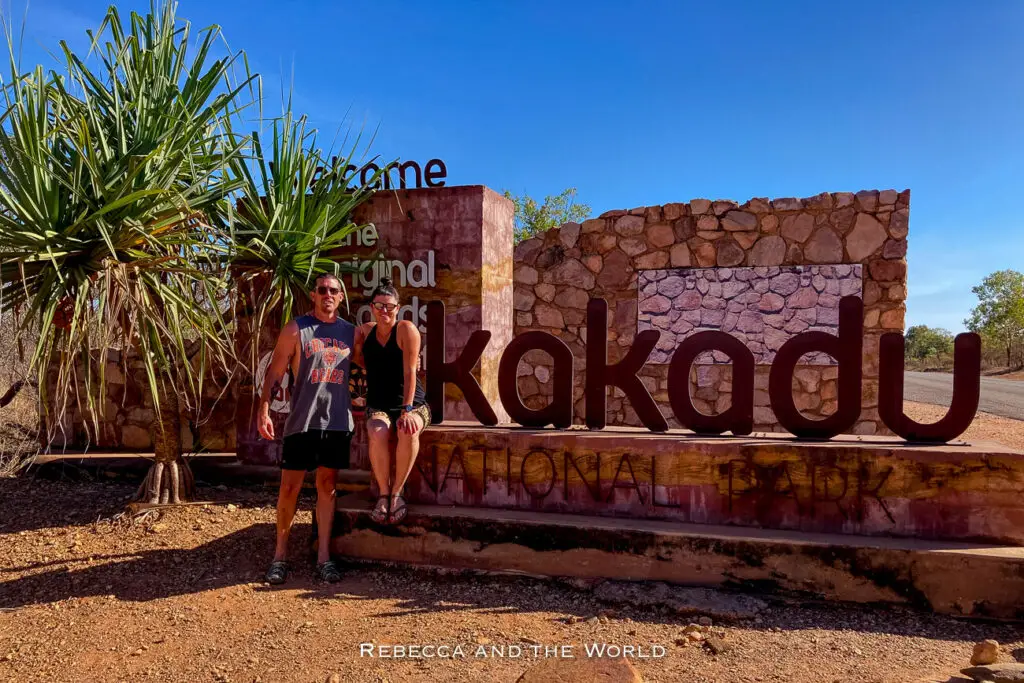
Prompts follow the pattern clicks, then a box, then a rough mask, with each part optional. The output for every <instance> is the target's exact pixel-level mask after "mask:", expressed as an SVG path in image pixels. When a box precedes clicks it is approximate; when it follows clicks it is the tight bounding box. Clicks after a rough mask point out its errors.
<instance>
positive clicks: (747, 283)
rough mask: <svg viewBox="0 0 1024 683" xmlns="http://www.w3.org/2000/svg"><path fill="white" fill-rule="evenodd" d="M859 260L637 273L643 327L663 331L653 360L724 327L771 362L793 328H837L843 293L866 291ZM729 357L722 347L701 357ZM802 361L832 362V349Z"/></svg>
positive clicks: (663, 360)
mask: <svg viewBox="0 0 1024 683" xmlns="http://www.w3.org/2000/svg"><path fill="white" fill-rule="evenodd" d="M862 270H863V268H862V266H861V265H860V264H854V265H823V266H781V267H780V266H756V267H753V268H675V269H662V270H643V271H640V272H639V273H638V277H639V280H638V288H639V291H640V302H639V316H638V318H637V331H638V332H642V331H644V330H657V331H659V332H660V333H661V338H660V340H659V342H658V346H657V347H656V348H655V349H654V351H653V352H652V353H651V356H650V359H649V360H648V361H647V362H648V363H650V364H662V363H668V362H670V361H671V360H672V353H673V351H674V350H675V349H676V347H678V346H679V345H680V344H681V343H682V342H683V340H684V339H686V338H687V337H689V336H691V335H693V334H697V333H698V332H705V331H717V332H726V333H728V334H730V335H732V336H734V337H736V338H738V339H739V340H740V341H742V342H743V343H744V344H746V346H747V348H748V349H750V351H751V353H753V354H754V362H755V363H757V364H758V365H770V364H771V362H772V361H773V360H774V359H775V352H776V351H778V350H779V348H781V347H782V345H783V344H784V343H786V341H787V340H788V339H789V338H790V337H792V336H793V335H795V334H799V333H801V332H805V331H808V330H811V331H820V332H825V333H828V334H837V333H838V328H839V299H840V298H841V297H844V296H848V295H853V296H858V297H859V296H861V272H862ZM707 362H714V363H728V362H729V358H728V356H726V355H725V354H723V353H721V352H720V351H715V352H713V353H711V352H709V353H704V354H701V355H700V356H699V357H698V358H697V363H698V364H700V363H707ZM803 363H806V364H808V365H832V364H834V363H835V359H833V358H832V357H831V356H829V355H827V354H819V353H814V354H808V355H807V356H805V357H804V359H803Z"/></svg>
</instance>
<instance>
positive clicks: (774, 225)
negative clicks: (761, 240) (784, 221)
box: [761, 214, 779, 233]
mask: <svg viewBox="0 0 1024 683" xmlns="http://www.w3.org/2000/svg"><path fill="white" fill-rule="evenodd" d="M778 229H779V217H778V216H776V215H774V214H768V215H767V216H764V217H763V218H761V232H768V233H771V232H775V231H776V230H778Z"/></svg>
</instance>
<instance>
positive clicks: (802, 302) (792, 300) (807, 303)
mask: <svg viewBox="0 0 1024 683" xmlns="http://www.w3.org/2000/svg"><path fill="white" fill-rule="evenodd" d="M817 304H818V293H817V292H815V291H814V289H813V288H812V287H804V288H802V289H800V290H799V291H798V292H796V293H795V294H793V295H792V296H791V297H789V299H788V300H787V301H786V306H787V307H788V308H792V309H799V308H814V307H815V306H816V305H817Z"/></svg>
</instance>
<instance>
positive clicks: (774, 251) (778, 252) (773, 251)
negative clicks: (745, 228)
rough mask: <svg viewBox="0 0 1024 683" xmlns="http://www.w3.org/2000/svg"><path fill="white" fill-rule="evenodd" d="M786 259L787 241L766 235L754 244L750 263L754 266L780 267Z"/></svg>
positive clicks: (776, 236)
mask: <svg viewBox="0 0 1024 683" xmlns="http://www.w3.org/2000/svg"><path fill="white" fill-rule="evenodd" d="M785 257H786V241H785V240H784V239H782V238H781V237H779V236H778V235H765V236H764V237H762V238H761V239H759V240H758V241H757V243H756V244H754V248H753V249H751V251H750V258H749V261H748V263H749V264H750V265H752V266H778V265H781V264H782V262H783V260H784V259H785Z"/></svg>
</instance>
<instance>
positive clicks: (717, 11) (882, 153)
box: [4, 0, 1024, 331]
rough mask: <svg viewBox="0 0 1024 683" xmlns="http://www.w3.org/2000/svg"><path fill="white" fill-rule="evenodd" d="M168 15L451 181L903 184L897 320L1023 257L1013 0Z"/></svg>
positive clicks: (308, 104) (595, 185)
mask: <svg viewBox="0 0 1024 683" xmlns="http://www.w3.org/2000/svg"><path fill="white" fill-rule="evenodd" d="M106 4H107V3H104V2H94V1H92V0H74V1H72V0H33V2H32V3H31V4H30V6H29V13H28V22H27V32H26V43H27V44H26V58H27V59H29V60H32V61H39V60H44V63H48V61H47V60H49V57H47V56H46V55H45V53H44V52H43V51H42V47H43V46H45V47H47V48H50V49H53V48H55V46H56V41H57V40H58V39H61V38H65V39H69V40H72V41H73V42H72V44H73V45H74V44H81V40H82V35H83V31H84V29H85V28H87V27H94V26H96V25H97V24H98V23H99V21H100V19H101V18H102V15H103V12H104V10H105V7H106ZM24 7H25V5H24V2H23V0H17V1H16V2H15V3H14V5H13V13H14V15H15V19H16V20H19V21H20V18H21V15H22V12H23V11H24ZM118 7H119V8H121V9H122V10H123V11H125V13H127V10H128V9H131V8H140V7H143V8H144V7H148V2H147V3H139V2H123V3H118ZM4 9H5V11H10V10H11V6H10V5H8V4H6V3H5V4H4ZM179 14H180V15H181V16H183V17H186V18H188V19H190V20H191V21H192V22H193V23H194V24H195V25H196V26H197V27H201V26H206V25H209V24H212V23H217V24H220V25H221V26H222V27H223V28H224V31H225V34H226V36H227V38H228V40H229V42H230V44H231V47H232V48H234V49H244V50H245V51H246V52H247V53H248V55H249V59H250V63H251V64H252V66H253V68H254V69H256V70H257V71H259V72H260V73H261V74H262V75H263V77H264V82H265V91H266V92H267V93H268V94H269V93H275V94H276V93H277V92H280V89H281V87H282V83H285V84H287V83H289V82H291V81H292V79H294V90H295V102H296V105H297V108H298V109H299V110H301V111H304V112H306V113H308V114H309V116H310V118H311V120H312V122H313V123H314V124H315V125H316V126H317V127H319V128H320V129H321V131H323V141H324V143H325V144H330V141H331V140H332V139H333V138H334V136H335V133H336V132H337V131H338V130H339V128H342V129H344V128H347V125H348V124H352V123H354V124H355V125H356V126H362V125H363V124H366V126H367V127H368V128H371V129H372V128H378V127H379V128H378V131H377V137H376V139H375V141H374V148H373V150H374V152H376V153H379V154H380V155H381V156H383V157H385V158H393V157H398V156H400V157H402V158H403V159H412V160H416V161H419V162H421V164H422V163H425V162H426V161H427V160H429V159H431V158H434V157H439V158H442V159H444V160H445V162H446V163H447V166H448V177H449V184H453V185H455V184H484V185H488V186H490V187H491V188H494V189H496V190H499V191H500V190H502V189H504V188H508V189H510V190H512V191H513V192H517V193H518V192H528V193H529V194H531V195H533V196H535V197H538V198H540V197H543V196H544V195H547V194H556V193H558V192H560V191H561V190H562V189H564V188H566V187H570V186H572V187H576V188H578V190H579V194H578V197H579V199H580V201H583V202H586V203H588V204H590V205H591V207H592V208H593V210H594V213H595V214H597V213H600V212H602V211H605V210H608V209H615V208H630V207H635V206H645V205H653V204H662V203H666V202H672V201H688V200H690V199H692V198H695V197H707V198H711V199H719V198H729V199H735V200H738V201H744V200H746V199H749V198H750V197H789V196H798V197H804V196H810V195H814V194H817V193H819V192H822V191H833V192H836V191H857V190H861V189H887V188H892V189H896V190H903V189H905V188H910V189H911V192H912V195H911V205H910V208H911V212H910V238H909V239H910V248H909V253H908V262H909V278H910V282H909V298H908V304H907V308H908V311H907V312H908V316H907V324H908V325H913V324H927V325H934V326H942V327H946V328H948V329H950V330H952V331H960V330H962V329H963V326H962V320H963V318H964V317H966V315H967V314H968V312H969V310H970V308H971V306H972V305H973V304H974V302H975V297H974V295H972V294H971V291H970V288H971V286H973V285H975V284H977V283H979V282H980V281H981V279H982V278H983V277H984V276H985V275H986V274H987V273H990V272H992V271H995V270H999V269H1003V268H1014V269H1017V270H1024V234H1022V230H1021V226H1022V219H1021V211H1020V199H1021V196H1022V190H1024V174H1022V172H1024V163H1022V161H1024V40H1021V38H1020V27H1021V26H1022V25H1024V3H1022V2H1016V1H1015V0H986V1H985V2H961V3H953V2H939V1H936V0H927V1H925V0H918V1H915V2H858V3H825V2H816V3H812V2H782V1H780V2H772V3H767V2H732V3H729V2H715V3H710V2H700V3H696V2H694V3H687V2H681V1H677V2H672V1H668V2H654V1H651V2H626V1H617V2H596V1H593V0H590V1H586V2H584V1H578V2H577V1H573V2H570V1H560V2H551V1H550V0H546V1H532V0H531V1H526V0H517V1H516V2H498V1H497V0H495V1H492V2H470V1H467V0H463V1H454V0H434V1H432V2H415V3H414V2H393V3H380V2H362V3H350V2H339V1H337V0H334V1H320V0H318V1H316V2H313V1H306V2H289V1H281V0H277V1H275V2H270V1H268V0H246V1H245V2H240V1H236V0H217V1H216V2H209V1H203V2H200V1H197V0H182V1H181V2H180V5H179ZM293 74H294V76H293ZM346 116H347V118H346Z"/></svg>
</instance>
